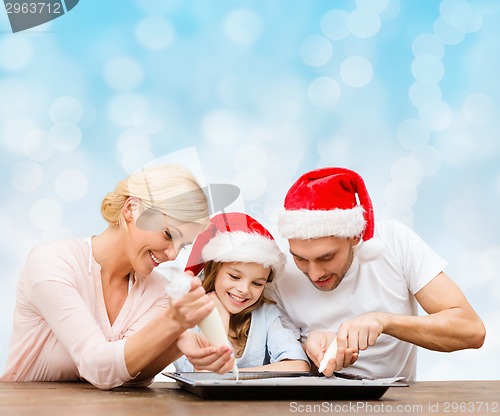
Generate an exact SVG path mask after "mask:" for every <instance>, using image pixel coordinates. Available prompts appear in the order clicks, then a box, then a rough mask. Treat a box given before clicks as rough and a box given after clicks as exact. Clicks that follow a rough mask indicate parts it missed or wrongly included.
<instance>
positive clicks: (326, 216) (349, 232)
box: [278, 205, 366, 240]
mask: <svg viewBox="0 0 500 416" xmlns="http://www.w3.org/2000/svg"><path fill="white" fill-rule="evenodd" d="M363 212H364V209H363V207H362V206H361V205H357V206H355V207H354V208H351V209H339V208H335V209H333V210H307V209H299V210H288V211H282V212H281V213H280V214H279V217H278V228H279V232H280V234H281V235H282V236H283V238H287V239H294V238H296V239H301V240H306V239H310V238H320V237H329V236H335V237H345V238H347V237H358V236H360V235H361V234H362V233H363V231H364V229H365V224H366V221H365V219H364V217H363Z"/></svg>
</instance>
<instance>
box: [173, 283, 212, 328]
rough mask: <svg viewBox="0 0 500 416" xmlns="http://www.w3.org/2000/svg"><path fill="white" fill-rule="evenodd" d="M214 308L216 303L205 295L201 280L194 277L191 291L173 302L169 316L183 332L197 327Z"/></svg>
mask: <svg viewBox="0 0 500 416" xmlns="http://www.w3.org/2000/svg"><path fill="white" fill-rule="evenodd" d="M213 308H214V303H213V302H211V301H210V298H209V297H208V295H207V294H206V293H205V289H203V287H202V286H201V281H200V279H198V278H197V277H193V278H192V282H191V290H190V291H189V292H188V293H187V294H185V295H184V296H182V297H181V298H179V299H172V300H171V302H170V310H169V315H170V318H171V319H173V320H175V321H176V322H177V323H178V324H179V326H180V327H181V328H182V330H186V329H188V328H192V327H194V326H195V325H197V324H198V323H199V322H200V321H201V320H202V319H203V318H205V317H206V316H207V315H208V314H209V313H210V312H211V311H212V309H213Z"/></svg>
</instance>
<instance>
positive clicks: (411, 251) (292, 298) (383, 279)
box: [268, 221, 447, 381]
mask: <svg viewBox="0 0 500 416" xmlns="http://www.w3.org/2000/svg"><path fill="white" fill-rule="evenodd" d="M375 238H377V239H379V240H380V241H381V242H382V243H383V244H384V252H383V254H382V255H381V256H379V257H378V258H376V259H374V260H371V261H363V262H360V261H359V260H358V258H357V256H356V255H355V256H354V260H353V263H352V265H351V267H350V268H349V270H348V271H347V274H346V275H345V277H344V279H343V280H342V282H341V283H340V285H339V286H338V287H337V288H336V289H334V290H333V291H329V292H324V291H321V290H319V289H316V287H315V286H314V285H313V284H312V283H311V282H310V281H309V279H308V278H307V277H306V276H305V275H304V274H302V272H301V271H300V270H299V269H298V268H297V266H296V265H295V263H294V261H293V259H292V258H291V256H290V255H289V256H288V261H287V266H286V269H285V272H284V273H283V274H282V275H280V276H277V277H276V278H275V279H274V282H273V283H271V284H268V292H269V296H270V297H271V298H273V299H274V300H276V301H277V304H278V307H279V309H280V311H281V313H282V320H283V322H284V325H285V326H287V327H289V328H291V329H292V330H293V331H294V332H295V335H296V336H297V337H298V338H300V340H301V341H302V342H304V341H305V339H306V338H307V336H308V334H309V333H310V332H311V331H329V332H335V333H336V332H337V331H338V328H339V326H340V324H342V323H343V322H345V321H347V320H350V319H353V318H355V317H357V316H359V315H362V314H364V313H367V312H388V313H394V314H400V315H414V316H416V315H417V314H418V309H417V306H418V305H417V302H416V299H415V297H414V295H415V294H416V293H417V292H418V291H419V290H420V289H422V288H423V287H424V286H425V285H426V284H427V283H429V282H430V281H431V280H432V279H433V278H434V277H436V276H437V275H438V274H439V273H440V272H441V271H442V270H443V269H444V268H445V267H446V265H447V262H446V261H445V260H444V259H442V258H441V257H439V256H438V255H437V254H436V253H435V252H434V251H433V250H432V249H431V248H430V247H429V246H428V245H427V244H425V243H424V242H423V241H422V239H421V238H420V237H419V236H418V235H417V234H415V233H414V232H413V231H412V230H410V229H409V228H408V227H406V226H404V225H403V224H401V223H399V222H396V221H387V222H378V223H377V225H376V227H375ZM284 251H286V252H288V248H286V250H284ZM416 362H417V347H416V346H415V345H412V344H409V343H406V342H403V341H400V340H398V339H396V338H394V337H391V336H389V335H385V334H382V335H381V336H380V337H379V338H378V340H377V342H376V344H375V345H374V346H372V347H368V349H367V350H365V351H360V355H359V359H358V360H357V361H356V362H355V363H354V364H353V365H352V366H350V367H349V368H348V369H346V370H345V371H347V372H350V373H355V374H360V375H366V376H372V377H377V378H379V377H396V376H398V377H399V376H401V377H404V378H405V379H406V380H408V381H412V380H415V378H416Z"/></svg>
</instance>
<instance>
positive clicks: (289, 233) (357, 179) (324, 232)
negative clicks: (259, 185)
mask: <svg viewBox="0 0 500 416" xmlns="http://www.w3.org/2000/svg"><path fill="white" fill-rule="evenodd" d="M358 200H359V204H358ZM374 228H375V221H374V214H373V206H372V201H371V199H370V196H369V194H368V191H367V190H366V186H365V183H364V181H363V178H361V176H360V175H359V174H357V173H356V172H354V171H352V170H349V169H345V168H338V167H328V168H321V169H316V170H313V171H311V172H307V173H305V174H304V175H302V176H301V177H300V178H299V179H298V180H297V181H296V182H295V183H294V184H293V185H292V186H291V188H290V189H289V190H288V193H287V195H286V197H285V202H284V210H283V211H282V212H281V213H280V214H279V217H278V229H279V232H280V234H281V235H282V236H283V237H284V238H287V239H302V240H304V239H313V238H321V237H328V236H335V237H341V238H353V237H361V239H362V241H361V242H360V244H359V245H358V249H357V256H358V258H359V259H360V260H364V261H369V260H373V259H375V258H377V257H379V256H380V255H381V254H382V252H383V251H384V245H383V243H382V242H381V241H380V240H378V239H375V238H373V234H374Z"/></svg>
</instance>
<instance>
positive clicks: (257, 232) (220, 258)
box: [185, 212, 286, 276]
mask: <svg viewBox="0 0 500 416" xmlns="http://www.w3.org/2000/svg"><path fill="white" fill-rule="evenodd" d="M285 259H286V257H285V255H284V254H283V253H282V251H281V250H280V249H279V247H278V245H277V244H276V242H275V241H274V238H273V236H272V235H271V233H270V232H269V231H268V230H267V229H266V228H265V227H264V226H263V225H262V224H261V223H260V222H258V221H257V220H256V219H254V218H252V217H251V216H250V215H247V214H244V213H241V212H227V213H221V214H217V215H216V216H214V217H213V218H212V219H211V220H210V224H209V226H208V228H207V229H206V230H205V231H203V232H202V233H200V234H199V235H198V236H197V237H196V240H195V242H194V244H193V248H192V250H191V254H190V255H189V258H188V261H187V266H186V269H185V270H186V271H192V272H193V273H194V275H195V276H196V275H198V274H199V273H200V272H201V270H202V269H203V267H204V266H205V263H206V262H208V261H215V262H223V263H227V262H241V263H258V264H261V265H262V266H263V267H271V268H272V269H273V270H274V271H275V273H280V272H281V271H282V270H283V268H284V264H285Z"/></svg>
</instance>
